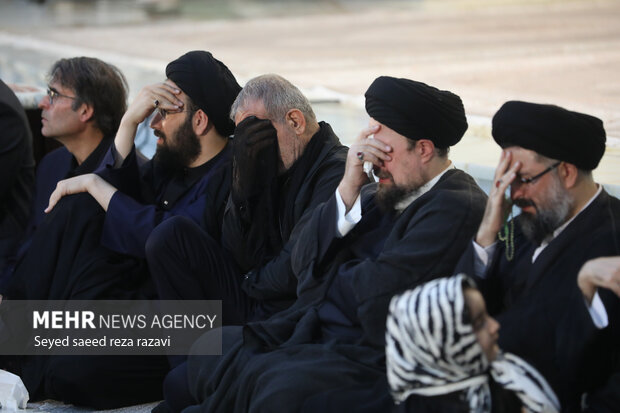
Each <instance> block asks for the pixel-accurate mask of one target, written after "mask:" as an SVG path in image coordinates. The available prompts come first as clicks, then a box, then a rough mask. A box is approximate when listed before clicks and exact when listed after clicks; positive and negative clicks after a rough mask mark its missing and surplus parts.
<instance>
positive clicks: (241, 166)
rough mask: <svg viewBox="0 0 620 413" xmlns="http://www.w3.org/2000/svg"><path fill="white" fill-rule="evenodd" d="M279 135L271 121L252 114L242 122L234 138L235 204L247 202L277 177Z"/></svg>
mask: <svg viewBox="0 0 620 413" xmlns="http://www.w3.org/2000/svg"><path fill="white" fill-rule="evenodd" d="M279 164H280V156H279V149H278V135H277V131H276V129H275V128H274V127H273V125H272V123H271V121H269V120H267V119H259V118H257V117H255V116H249V117H247V118H245V119H244V120H243V121H241V122H239V124H238V125H237V127H236V128H235V135H234V139H233V185H232V189H231V194H232V198H233V201H234V202H235V203H236V204H239V203H242V202H245V201H246V200H247V199H249V198H250V197H251V196H253V195H254V194H257V193H260V192H262V189H263V188H264V187H265V185H267V184H268V183H269V182H271V180H272V179H273V178H275V177H276V176H278V168H279Z"/></svg>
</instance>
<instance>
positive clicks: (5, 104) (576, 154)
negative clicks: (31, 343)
mask: <svg viewBox="0 0 620 413" xmlns="http://www.w3.org/2000/svg"><path fill="white" fill-rule="evenodd" d="M166 78H167V79H166V80H165V81H164V82H162V83H158V84H154V85H150V86H146V87H144V88H143V89H142V90H141V91H140V92H139V94H138V95H137V97H136V98H135V99H134V101H133V102H132V103H131V105H130V106H129V107H127V106H126V99H127V85H126V82H125V79H124V77H123V75H122V73H121V72H120V71H119V70H118V69H116V68H115V67H113V66H112V65H109V64H107V63H105V62H102V61H101V60H98V59H95V58H87V57H78V58H70V59H61V60H59V61H58V62H56V63H55V64H54V65H53V67H52V68H51V70H50V73H49V85H48V91H47V96H45V97H44V98H43V99H42V100H41V102H40V104H39V107H40V108H41V110H42V113H41V123H42V129H41V132H42V134H43V135H44V136H45V137H47V138H53V139H55V140H57V141H59V142H60V143H62V145H63V146H62V147H61V148H59V149H57V150H55V151H53V152H51V153H49V154H47V155H46V156H45V157H44V158H43V160H42V161H41V162H40V163H39V164H38V165H37V167H36V175H35V166H34V162H33V160H32V148H31V145H32V144H31V136H30V131H29V129H28V126H27V124H26V119H25V116H24V111H23V109H22V108H21V106H20V103H19V101H18V100H17V98H16V97H15V95H14V94H13V93H12V91H11V90H10V89H9V88H8V87H7V86H6V85H5V84H4V83H0V124H1V126H2V127H1V128H0V168H1V170H2V178H3V179H2V182H1V183H0V185H1V187H2V188H1V190H0V264H1V265H2V274H1V277H0V297H1V298H0V300H48V299H49V300H52V299H53V300H76V299H82V300H89V299H153V298H159V299H178V300H185V299H193V300H202V299H205V300H206V299H214V300H222V303H223V324H224V327H223V328H222V331H221V334H222V337H223V355H221V356H198V355H189V356H187V357H170V358H166V357H164V356H161V357H157V356H48V357H43V356H29V357H25V356H24V357H5V356H0V364H1V365H0V367H2V368H4V369H8V370H11V371H13V372H15V373H17V374H19V375H20V377H21V378H22V380H23V381H24V383H25V385H26V386H27V388H28V390H29V392H30V395H31V399H34V400H37V399H45V398H51V399H56V400H61V401H65V402H68V403H73V404H76V405H83V406H89V407H92V408H97V409H105V408H115V407H120V406H126V405H131V404H138V403H144V402H148V401H156V400H162V399H163V400H164V401H163V402H162V403H160V404H159V405H158V406H157V407H156V408H155V410H156V411H158V412H168V411H173V412H177V411H181V410H183V411H186V412H191V411H213V412H233V411H234V412H237V411H239V412H245V411H291V412H292V411H308V412H310V411H312V412H314V411H319V410H322V411H356V412H357V411H373V412H374V411H390V410H391V409H394V410H399V411H421V412H425V411H429V412H430V411H455V412H457V411H458V412H460V411H522V410H521V409H522V408H523V409H524V410H527V411H558V410H561V411H566V412H574V411H575V412H576V411H597V412H599V411H601V412H602V411H610V412H611V411H618V408H619V406H620V359H619V358H618V356H619V353H620V351H619V350H620V334H619V332H618V329H619V328H620V320H618V316H619V315H620V311H619V310H620V307H619V305H620V300H619V299H618V296H620V260H619V259H618V258H616V256H618V255H620V201H619V200H618V199H617V198H615V197H613V196H611V195H609V194H608V193H607V192H606V191H605V190H604V189H603V187H602V186H601V185H600V184H597V183H596V182H595V181H594V180H593V177H592V170H594V169H595V168H596V167H597V166H598V163H599V161H600V159H601V158H602V156H603V154H604V152H605V141H606V135H605V130H604V128H603V123H602V122H601V120H599V119H598V118H596V117H593V116H589V115H586V114H582V113H577V112H573V111H569V110H566V109H563V108H560V107H558V106H554V105H549V104H536V103H528V102H520V101H509V102H506V103H505V104H504V105H503V106H502V107H501V108H500V109H499V110H498V112H497V113H496V114H495V116H494V117H493V125H492V126H493V130H492V132H493V138H494V139H495V141H496V142H497V144H498V145H500V146H501V147H502V148H503V150H502V155H501V159H500V161H499V165H498V167H497V169H496V172H495V176H494V181H493V185H492V188H491V190H490V193H489V194H488V196H487V195H486V194H485V193H484V192H483V191H482V190H481V189H480V187H479V186H478V185H477V183H476V182H475V181H474V179H473V178H472V177H471V176H470V175H468V174H467V173H466V172H464V171H461V170H459V169H457V168H455V166H454V165H453V163H452V162H451V161H450V159H449V150H450V147H452V146H454V145H456V144H457V143H458V142H459V141H460V140H461V138H462V137H463V134H464V133H465V131H466V130H467V127H468V125H467V119H466V116H465V110H464V107H463V103H462V102H461V99H460V98H459V97H458V96H457V95H455V94H454V93H451V92H448V91H443V90H440V89H437V88H435V87H432V86H429V85H426V84H424V83H421V82H417V81H413V80H409V79H398V78H393V77H388V76H381V77H379V78H377V79H376V80H375V81H374V82H373V83H372V84H371V85H370V87H369V88H368V90H367V91H366V94H365V98H366V110H367V112H368V115H369V116H370V121H369V126H368V127H367V128H366V129H364V130H362V131H361V132H360V134H359V136H358V137H357V139H356V141H355V142H354V143H353V144H352V145H351V147H350V148H347V147H345V146H343V145H342V144H341V143H340V141H339V139H338V137H337V136H336V134H335V133H334V131H333V130H332V128H331V127H330V125H329V124H327V123H325V122H321V121H318V120H317V119H316V116H315V114H314V112H313V110H312V107H311V105H310V103H309V102H308V100H307V98H306V97H305V96H304V95H303V94H302V93H301V92H300V91H299V89H298V88H296V87H295V86H294V85H292V84H291V83H290V82H288V81H287V80H286V79H284V78H282V77H281V76H278V75H274V74H268V75H263V76H258V77H256V78H254V79H251V80H250V81H248V82H247V83H246V84H245V86H244V87H243V88H242V87H241V86H240V85H239V84H238V83H237V81H236V80H235V77H234V76H233V74H232V73H231V72H230V71H229V70H228V68H227V67H226V66H225V65H224V64H223V63H222V62H220V61H219V60H217V59H215V58H214V57H213V56H212V55H211V54H210V53H208V52H205V51H192V52H189V53H187V54H185V55H183V56H181V57H179V58H178V59H176V60H174V61H172V62H171V63H170V64H168V66H167V67H166ZM153 112H155V114H154V117H153V118H152V121H151V125H150V126H151V128H153V130H154V134H155V135H156V136H157V137H158V142H157V152H156V154H155V155H154V157H153V159H151V160H146V159H145V158H144V157H143V156H142V155H141V154H140V153H139V152H138V151H137V150H136V148H135V146H134V137H135V135H136V130H137V127H138V125H139V124H140V123H142V122H143V121H144V120H145V119H147V118H148V117H149V116H151V115H152V114H153ZM369 167H370V168H372V172H373V173H374V176H375V177H376V180H377V181H378V182H374V181H375V178H373V174H371V173H369ZM513 205H514V206H516V207H518V209H519V210H520V214H519V215H518V216H517V217H516V218H512V216H510V215H509V214H510V211H511V209H512V207H513ZM457 273H464V274H467V277H464V276H462V277H461V278H459V279H458V282H457V285H459V286H462V289H463V292H462V293H454V291H453V290H454V288H453V287H449V286H448V285H454V284H449V283H446V284H445V285H446V286H448V287H445V288H446V289H447V290H446V297H452V298H451V299H452V300H453V301H454V300H455V301H454V303H456V304H454V305H455V307H454V308H457V309H458V311H457V312H456V313H458V314H460V313H461V312H464V313H465V315H464V316H463V318H462V320H464V321H462V322H461V321H459V322H456V321H455V320H461V318H458V317H456V318H455V317H454V316H453V315H454V314H453V315H450V314H452V313H454V311H451V310H450V308H451V307H442V306H444V305H445V304H446V303H447V302H448V301H447V300H440V299H438V297H441V295H438V294H437V293H432V292H431V291H434V290H431V289H429V290H428V293H427V294H426V295H425V294H424V293H423V294H417V293H416V294H414V296H415V297H416V299H415V300H414V299H411V300H409V299H404V298H402V297H401V299H400V301H399V302H397V301H396V299H395V301H394V302H393V304H392V306H390V301H391V300H392V299H393V297H395V296H397V295H399V294H402V293H404V292H406V291H408V290H412V289H415V288H416V287H419V288H424V286H425V285H431V284H426V283H429V282H436V281H437V279H439V278H441V277H449V276H452V275H454V274H457ZM433 280H435V281H433ZM439 285H440V286H441V285H443V284H441V283H440V284H439ZM429 288H430V287H429ZM442 288H444V287H442ZM472 289H473V291H478V290H479V291H480V292H481V293H482V295H481V296H479V295H472V294H473V293H472ZM477 289H478V290H477ZM458 290H459V291H461V287H459V288H458ZM416 291H418V290H416ZM420 291H422V290H420ZM424 291H426V290H424ZM450 291H452V292H451V293H449V292H450ZM448 293H449V294H448ZM417 297H422V298H420V299H419V300H418V298H417ZM463 297H464V298H463ZM482 297H483V298H484V300H483V299H482ZM464 300H465V301H466V305H465V306H464V304H463V302H465V301H464ZM485 301H486V308H488V313H489V314H491V315H492V316H493V317H495V318H496V319H497V321H495V319H493V318H491V317H490V316H489V315H488V314H487V313H486V309H485V304H484V303H485ZM450 302H452V301H450ZM459 302H460V304H458V303H459ZM433 303H435V304H433ZM0 305H2V304H1V301H0ZM408 306H409V307H408ZM398 309H400V310H398ZM397 310H398V312H397ZM440 310H441V311H440ZM449 310H450V311H449ZM390 311H391V314H390V315H388V313H389V312H390ZM456 313H455V314H456ZM414 314H421V316H420V317H422V319H424V320H426V321H424V323H427V322H430V323H431V325H430V326H427V327H428V329H429V331H430V330H432V327H433V326H435V327H436V326H439V325H441V326H453V325H456V326H455V327H450V329H449V330H447V328H448V327H442V329H441V331H442V335H444V333H445V336H446V337H449V336H451V335H453V333H451V331H452V330H454V331H459V335H458V337H459V340H469V342H468V344H467V346H463V347H462V348H461V347H458V346H456V344H454V343H455V342H454V343H452V344H451V343H450V342H442V343H440V346H439V347H438V348H436V349H433V346H437V344H429V343H433V341H432V340H431V341H429V340H428V338H429V334H428V331H427V330H426V329H425V328H421V327H417V326H419V324H418V322H417V321H415V320H417V318H415V317H414ZM459 317H460V316H459ZM386 319H390V320H392V321H390V323H389V325H388V327H389V326H390V325H391V326H392V328H391V330H390V328H388V334H387V336H386ZM498 322H499V324H501V334H499V333H498V330H499V324H498ZM454 323H456V324H454ZM405 325H411V326H412V327H410V328H411V329H410V330H408V329H407V328H409V327H407V328H404V327H403V326H405ZM464 326H465V327H464ZM467 326H468V327H467ZM401 327H402V328H401ZM464 328H469V329H470V332H471V333H472V335H471V337H474V338H475V340H474V339H473V338H472V339H469V338H467V337H470V336H467V335H463V334H461V332H462V331H464V330H462V329H464ZM459 329H461V330H462V331H461V330H459ZM1 334H2V332H0V335H1ZM209 340H210V334H209V333H207V334H206V335H205V336H203V337H202V338H201V339H200V340H198V341H197V342H196V343H195V344H194V347H195V348H200V346H201V345H206V344H205V343H206V342H208V341H209ZM386 340H387V342H388V344H389V346H388V354H387V365H388V367H387V370H386ZM472 340H474V341H472ZM423 343H426V344H423ZM472 343H473V344H472ZM416 346H418V347H416ZM420 346H422V347H424V349H423V350H424V351H423V352H422V353H420V350H415V348H418V349H419V348H420ZM455 346H456V347H455ZM472 346H473V347H472ZM498 346H499V347H498ZM500 347H501V349H502V350H503V351H505V352H506V355H507V356H506V357H503V356H502V354H503V353H502V351H500V350H498V348H500ZM472 348H475V349H476V350H475V353H476V354H477V355H478V356H477V357H478V359H482V360H483V361H484V363H482V364H480V362H478V364H477V365H478V367H480V366H485V367H484V368H483V369H482V370H483V371H479V370H480V368H478V370H476V373H475V374H474V373H471V372H470V373H467V374H465V375H463V374H452V373H450V372H452V370H449V369H448V370H446V371H445V372H444V371H443V370H440V369H439V370H435V368H434V367H428V366H431V365H432V363H430V361H434V362H435V363H436V365H441V366H444V367H445V366H446V365H451V363H453V364H455V365H461V367H463V365H464V364H465V365H467V363H469V362H470V361H467V360H472V357H470V356H471V355H472V354H473V353H471V352H472V351H474V350H471V349H472ZM390 349H391V350H390ZM465 349H469V350H465ZM435 350H436V351H435ZM413 353H416V354H413ZM465 353H468V354H465ZM420 354H423V356H424V357H421V356H420ZM508 354H511V355H515V357H512V356H510V357H509V356H508ZM448 355H450V356H449V357H448ZM425 357H426V358H425ZM511 357H512V358H511ZM447 358H449V360H448V361H445V360H446V359H447ZM497 360H500V361H501V360H508V361H511V360H512V362H511V363H512V364H510V365H511V366H513V365H515V364H514V360H520V361H519V363H520V362H523V365H527V366H529V367H527V368H520V369H516V370H514V371H515V373H514V374H513V375H511V376H510V377H509V379H505V377H504V378H502V377H501V376H500V375H498V374H496V373H497V372H498V371H502V369H500V368H498V366H499V364H497V363H498V361H497ZM472 362H473V361H472ZM519 365H521V364H519ZM492 366H493V367H492ZM386 371H389V372H390V374H389V380H388V374H387V373H386ZM414 371H415V374H413V373H412V372H414ZM463 371H468V370H463ZM472 371H473V370H472ZM503 371H504V372H506V371H507V370H506V369H504V370H503ZM509 371H513V370H512V369H509ZM530 371H532V372H533V373H529V374H526V373H527V372H530ZM438 372H441V373H438ZM491 373H493V374H491ZM427 375H430V376H429V377H431V376H432V379H428V380H427V379H426V378H425V377H427ZM468 375H469V376H468ZM525 376H528V377H530V378H531V377H539V376H540V378H539V379H536V380H534V379H532V380H528V381H526V382H525V383H526V384H525V385H523V384H522V383H524V381H523V380H521V379H524V377H525ZM481 383H482V384H484V386H487V385H488V386H487V387H488V388H490V389H491V390H490V392H487V393H484V392H483V393H484V394H486V395H487V397H480V394H483V393H481V389H483V390H484V389H486V388H487V387H484V388H483V387H480V386H481ZM533 383H534V384H533ZM498 384H499V385H498ZM489 386H490V387H489ZM474 388H475V389H476V391H474ZM534 388H536V389H539V388H540V389H542V390H541V391H540V394H542V395H547V396H546V397H542V396H541V397H540V398H538V399H536V397H535V396H533V394H538V393H536V392H535V391H534ZM524 394H526V395H527V394H529V395H530V397H531V399H532V400H538V402H537V403H535V402H532V401H531V400H530V401H528V400H529V399H528V400H526V399H525V398H524V397H525V396H523V395H524ZM517 396H518V397H517Z"/></svg>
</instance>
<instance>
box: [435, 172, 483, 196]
mask: <svg viewBox="0 0 620 413" xmlns="http://www.w3.org/2000/svg"><path fill="white" fill-rule="evenodd" d="M428 194H429V195H430V196H431V197H435V198H439V199H444V198H463V197H468V198H471V199H472V200H474V201H479V202H483V203H486V199H487V195H486V194H485V193H484V191H483V190H482V188H480V186H479V185H478V183H477V182H476V180H475V179H474V178H473V177H472V176H471V175H469V174H468V173H467V172H464V171H462V170H460V169H451V170H449V171H447V172H446V173H445V174H444V175H443V176H442V177H441V178H440V179H439V181H438V182H437V184H435V186H433V188H431V189H430V190H429V191H428Z"/></svg>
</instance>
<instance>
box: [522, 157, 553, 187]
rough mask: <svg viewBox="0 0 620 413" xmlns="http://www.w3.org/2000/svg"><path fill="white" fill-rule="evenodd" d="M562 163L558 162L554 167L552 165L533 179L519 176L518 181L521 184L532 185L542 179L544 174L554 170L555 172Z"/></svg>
mask: <svg viewBox="0 0 620 413" xmlns="http://www.w3.org/2000/svg"><path fill="white" fill-rule="evenodd" d="M561 163H562V161H559V162H556V163H554V164H553V165H551V166H550V167H548V168H547V169H545V170H544V171H542V172H541V173H539V174H537V175H534V176H533V177H531V178H521V177H520V176H517V179H516V181H517V182H519V183H521V184H531V183H534V182H536V181H537V180H538V179H539V178H540V177H542V176H543V175H544V174H546V173H547V172H551V171H552V170H554V169H555V168H557V167H558V166H559V165H560V164H561Z"/></svg>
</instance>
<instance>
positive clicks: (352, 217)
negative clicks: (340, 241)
mask: <svg viewBox="0 0 620 413" xmlns="http://www.w3.org/2000/svg"><path fill="white" fill-rule="evenodd" d="M336 205H337V206H338V221H337V225H338V234H339V236H340V238H342V237H344V236H345V235H347V234H348V233H349V231H351V230H352V229H353V227H355V225H357V223H358V222H360V220H361V219H362V201H361V198H360V196H359V195H358V196H357V198H356V199H355V202H354V203H353V206H352V207H351V209H350V210H349V212H348V213H347V212H346V210H347V208H346V206H345V205H344V201H343V200H342V197H341V196H340V192H338V188H336Z"/></svg>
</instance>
